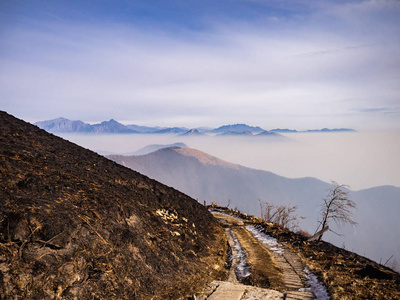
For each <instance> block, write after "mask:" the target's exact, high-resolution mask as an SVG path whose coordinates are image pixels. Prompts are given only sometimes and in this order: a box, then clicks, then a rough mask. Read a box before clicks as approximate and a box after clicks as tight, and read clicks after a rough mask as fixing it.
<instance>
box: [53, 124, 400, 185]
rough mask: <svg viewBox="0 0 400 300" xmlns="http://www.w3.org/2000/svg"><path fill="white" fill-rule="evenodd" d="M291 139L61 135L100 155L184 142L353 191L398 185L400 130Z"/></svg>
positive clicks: (258, 166) (290, 136) (294, 135)
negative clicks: (347, 187)
mask: <svg viewBox="0 0 400 300" xmlns="http://www.w3.org/2000/svg"><path fill="white" fill-rule="evenodd" d="M280 134H281V135H282V136H284V137H286V138H287V139H269V138H268V137H263V138H255V137H247V136H218V137H214V136H199V137H193V136H175V135H136V134H135V135H101V136H98V135H79V134H66V133H63V134H59V135H60V136H62V137H64V138H66V139H68V140H70V141H72V142H75V143H77V144H79V145H82V146H84V147H86V148H89V149H91V150H93V151H98V152H99V153H101V154H127V153H128V154H133V153H134V152H135V151H138V150H140V149H141V148H143V147H145V146H148V145H152V144H161V145H170V144H173V143H178V142H182V143H184V144H186V145H187V146H188V147H190V148H194V149H198V150H201V151H203V152H206V153H208V154H211V155H214V156H216V157H218V158H221V159H223V160H226V161H228V162H232V163H236V164H240V165H242V166H246V167H250V168H254V169H260V170H266V171H270V172H274V173H276V174H278V175H281V176H285V177H289V178H297V177H316V178H318V179H320V180H323V181H327V182H329V181H330V180H336V181H338V182H340V183H344V184H348V185H350V186H351V188H352V189H353V190H359V189H366V188H371V187H375V186H380V185H394V186H398V187H400V160H399V159H398V153H400V132H398V131H375V132H364V131H361V132H359V131H357V132H329V133H280Z"/></svg>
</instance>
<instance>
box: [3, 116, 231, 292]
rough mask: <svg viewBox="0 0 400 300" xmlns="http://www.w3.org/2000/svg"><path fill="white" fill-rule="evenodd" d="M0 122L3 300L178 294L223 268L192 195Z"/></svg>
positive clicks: (205, 215) (214, 236)
mask: <svg viewBox="0 0 400 300" xmlns="http://www.w3.org/2000/svg"><path fill="white" fill-rule="evenodd" d="M0 128H1V136H0V163H1V168H0V188H1V196H0V197H1V198H0V203H1V205H0V271H1V273H0V298H2V299H5V298H24V299H45V298H46V299H55V298H57V299H89V298H90V299H105V298H107V299H122V298H125V299H150V298H151V299H179V298H181V297H183V296H185V295H187V294H191V293H192V292H193V288H194V287H196V286H198V287H200V286H201V285H203V284H205V281H207V279H208V276H210V275H212V276H214V275H219V272H222V271H221V270H222V269H221V268H219V266H221V265H222V264H223V260H224V257H222V256H221V255H220V256H218V255H217V254H216V253H218V252H219V253H223V252H225V251H221V250H225V243H224V241H222V240H221V237H222V236H223V234H221V233H222V232H223V231H221V230H222V229H221V228H220V226H219V225H218V224H217V223H216V222H215V221H214V219H213V217H212V216H211V214H210V213H209V212H208V211H207V210H206V208H204V207H203V206H202V205H200V204H199V203H198V202H196V201H195V200H193V199H191V198H189V197H188V196H186V195H184V194H182V193H180V192H178V191H176V190H174V189H172V188H169V187H167V186H165V185H162V184H160V183H158V182H156V181H154V180H151V179H149V178H147V177H145V176H143V175H141V174H139V173H137V172H135V171H132V170H130V169H127V168H125V167H123V166H120V165H117V164H116V163H114V162H112V161H109V160H107V159H105V158H104V157H102V156H99V155H97V154H95V153H94V152H91V151H89V150H86V149H83V148H81V147H79V146H77V145H75V144H72V143H70V142H68V141H65V140H63V139H61V138H58V137H55V136H53V135H51V134H49V133H47V132H45V131H44V130H41V129H39V128H37V127H36V126H33V125H30V124H28V123H25V122H23V121H21V120H18V119H16V118H14V117H12V116H10V115H8V114H7V113H5V112H0ZM210 266H213V267H210ZM218 270H219V271H218Z"/></svg>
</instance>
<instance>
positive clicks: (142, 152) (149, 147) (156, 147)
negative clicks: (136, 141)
mask: <svg viewBox="0 0 400 300" xmlns="http://www.w3.org/2000/svg"><path fill="white" fill-rule="evenodd" d="M171 147H179V148H188V146H187V145H186V144H184V143H174V144H168V145H158V144H154V145H147V146H145V147H143V148H141V149H139V150H137V151H136V152H135V153H134V154H133V155H145V154H149V153H151V152H154V151H157V150H160V149H164V148H171ZM124 155H127V154H124ZM131 155H132V154H131Z"/></svg>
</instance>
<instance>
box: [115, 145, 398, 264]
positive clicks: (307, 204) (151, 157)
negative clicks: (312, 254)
mask: <svg viewBox="0 0 400 300" xmlns="http://www.w3.org/2000/svg"><path fill="white" fill-rule="evenodd" d="M110 159H112V160H114V161H116V162H118V163H121V164H123V165H125V166H127V167H130V168H132V169H134V170H137V171H139V172H141V173H143V174H146V175H148V176H149V177H151V178H156V179H157V180H159V181H161V182H163V183H165V184H167V185H170V186H173V187H175V188H177V189H179V190H181V191H183V192H185V193H187V194H188V195H190V196H191V197H193V198H195V199H198V201H200V202H202V201H204V200H206V201H207V202H208V203H210V202H215V203H218V204H220V205H227V203H228V199H230V205H231V207H236V208H238V209H239V210H241V211H243V212H246V213H249V214H253V215H257V216H259V215H260V205H259V203H258V199H261V200H265V201H268V202H271V203H274V204H293V205H298V207H299V210H298V215H299V216H303V217H306V219H305V220H301V221H300V226H301V227H302V228H303V229H304V230H306V231H309V232H310V233H314V230H315V229H316V227H317V219H318V217H319V205H321V203H322V199H323V198H324V197H325V196H326V195H327V193H328V191H329V189H330V188H331V185H330V184H329V183H326V182H323V181H320V180H318V179H315V178H297V179H290V178H285V177H282V176H278V175H276V174H274V173H271V172H267V171H262V170H255V169H250V168H247V167H243V166H240V165H236V164H231V163H227V162H224V161H223V160H220V159H218V158H215V157H213V156H211V155H208V154H205V153H203V152H201V151H198V150H194V149H177V148H170V149H163V150H159V151H156V152H154V153H150V154H148V155H145V156H140V157H134V156H132V157H123V156H110ZM349 195H350V198H351V199H353V200H354V201H355V202H356V203H357V205H358V208H357V209H356V210H355V211H354V220H355V221H356V222H358V226H356V227H351V226H345V227H343V228H336V227H335V226H334V224H332V226H331V227H332V229H334V230H335V231H336V232H340V233H343V234H344V237H343V236H336V235H334V234H333V233H327V234H326V235H325V236H324V237H325V239H326V240H328V241H331V242H333V243H334V244H336V245H338V246H345V247H346V249H350V250H352V251H355V252H358V253H360V254H362V255H364V254H365V255H367V256H368V257H370V258H372V259H374V260H376V261H380V260H385V261H386V259H388V258H389V257H390V256H391V255H393V256H394V258H396V260H397V261H400V252H399V249H400V234H399V232H398V231H397V230H393V228H395V226H397V227H398V226H400V224H399V221H398V217H397V216H396V212H398V211H399V210H400V188H397V187H391V186H383V187H376V188H372V189H368V190H361V191H350V194H349ZM380 245H386V246H387V247H380Z"/></svg>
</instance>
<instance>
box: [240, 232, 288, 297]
mask: <svg viewBox="0 0 400 300" xmlns="http://www.w3.org/2000/svg"><path fill="white" fill-rule="evenodd" d="M233 231H234V232H235V234H236V236H237V238H238V240H239V242H240V244H241V245H242V247H243V248H244V249H245V250H246V253H247V263H248V265H249V266H250V269H251V275H250V276H249V277H248V280H249V282H248V283H249V284H251V285H253V286H257V287H261V288H269V289H274V290H278V291H284V290H285V285H284V282H283V273H282V270H281V269H280V268H279V267H278V266H277V264H276V262H275V261H274V259H273V258H272V256H271V255H270V253H269V252H268V250H267V249H265V247H264V246H263V245H261V244H260V243H259V242H258V241H257V240H256V239H255V238H254V237H253V236H252V235H251V234H250V233H249V232H248V231H247V230H246V229H245V228H243V227H235V228H233ZM246 283H247V282H246Z"/></svg>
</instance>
